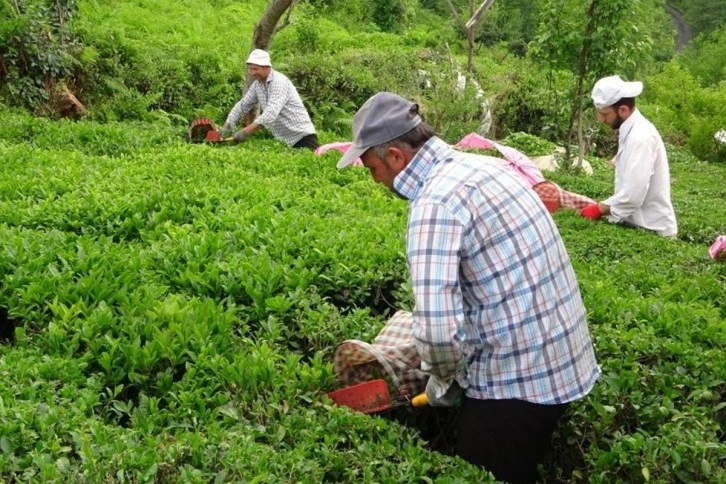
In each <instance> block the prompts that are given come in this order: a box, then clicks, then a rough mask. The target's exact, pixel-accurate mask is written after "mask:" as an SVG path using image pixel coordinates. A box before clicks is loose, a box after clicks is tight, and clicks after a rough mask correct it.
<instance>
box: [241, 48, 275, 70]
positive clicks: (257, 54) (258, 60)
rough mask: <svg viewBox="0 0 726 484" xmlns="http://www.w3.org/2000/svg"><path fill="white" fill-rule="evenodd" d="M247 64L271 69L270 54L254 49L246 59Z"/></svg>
mask: <svg viewBox="0 0 726 484" xmlns="http://www.w3.org/2000/svg"><path fill="white" fill-rule="evenodd" d="M247 64H254V65H256V66H263V67H272V64H271V63H270V53H269V52H266V51H264V50H262V49H255V50H253V51H252V52H250V56H249V57H248V58H247Z"/></svg>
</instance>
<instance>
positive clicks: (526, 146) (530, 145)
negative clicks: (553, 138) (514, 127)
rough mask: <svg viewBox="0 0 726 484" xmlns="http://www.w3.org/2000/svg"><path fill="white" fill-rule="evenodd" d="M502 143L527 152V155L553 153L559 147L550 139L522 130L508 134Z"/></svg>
mask: <svg viewBox="0 0 726 484" xmlns="http://www.w3.org/2000/svg"><path fill="white" fill-rule="evenodd" d="M502 143H503V144H504V145H506V146H511V147H512V148H516V149H518V150H519V151H521V152H523V153H526V154H527V156H545V155H551V154H552V153H554V151H555V149H556V148H557V145H555V144H554V143H552V142H550V141H547V140H544V139H542V138H539V137H537V136H533V135H531V134H527V133H521V132H519V133H512V134H510V135H508V136H507V137H506V138H504V139H503V140H502Z"/></svg>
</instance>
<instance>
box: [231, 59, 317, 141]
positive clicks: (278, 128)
mask: <svg viewBox="0 0 726 484" xmlns="http://www.w3.org/2000/svg"><path fill="white" fill-rule="evenodd" d="M258 103H259V105H260V108H261V109H262V114H260V115H259V116H258V117H257V119H255V121H254V122H255V123H257V124H261V125H263V126H264V127H266V128H267V129H269V130H270V132H272V135H273V136H274V137H275V138H277V139H279V140H282V141H284V142H285V143H287V144H288V145H290V146H292V145H294V144H295V143H297V142H298V141H300V140H301V139H302V138H303V137H305V136H307V135H309V134H315V126H313V122H312V121H311V120H310V115H309V114H308V112H307V110H306V109H305V106H304V105H303V102H302V99H300V95H299V94H298V93H297V89H295V86H293V85H292V82H291V81H290V79H288V78H287V76H286V75H285V74H282V73H281V72H277V71H276V70H274V69H270V74H269V75H268V76H267V82H265V83H264V84H262V83H261V82H259V81H255V82H253V83H252V85H251V86H250V88H249V89H247V92H246V93H245V94H244V96H242V99H240V100H239V102H238V103H237V104H235V105H234V107H233V108H232V111H230V112H229V116H227V124H229V125H230V126H234V125H236V124H237V121H239V119H240V118H241V117H242V116H243V115H244V114H246V113H247V112H249V110H250V109H252V108H253V107H254V106H255V105H256V104H258Z"/></svg>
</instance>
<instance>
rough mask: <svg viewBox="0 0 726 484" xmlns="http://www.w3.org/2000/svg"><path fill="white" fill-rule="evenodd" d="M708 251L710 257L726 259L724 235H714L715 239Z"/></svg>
mask: <svg viewBox="0 0 726 484" xmlns="http://www.w3.org/2000/svg"><path fill="white" fill-rule="evenodd" d="M708 253H709V254H710V255H711V258H712V259H715V260H721V259H724V260H726V235H719V236H718V237H716V241H715V242H714V243H713V245H712V246H711V248H710V249H708Z"/></svg>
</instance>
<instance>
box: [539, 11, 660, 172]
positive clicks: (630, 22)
mask: <svg viewBox="0 0 726 484" xmlns="http://www.w3.org/2000/svg"><path fill="white" fill-rule="evenodd" d="M641 3H642V0H590V1H589V2H587V3H584V4H583V2H582V1H581V0H545V1H544V3H543V7H542V22H541V24H540V28H539V32H538V35H537V37H536V38H535V41H534V43H533V45H532V48H531V49H530V52H531V53H532V54H533V56H534V57H535V58H536V59H539V60H540V61H542V62H544V63H545V64H547V65H548V66H549V68H550V69H553V70H556V69H567V70H569V71H571V72H572V73H573V74H574V76H575V86H574V88H573V90H572V95H571V98H570V99H569V101H570V105H571V106H572V109H571V112H570V118H569V122H568V126H567V131H566V133H565V150H566V155H565V157H566V162H567V163H570V160H571V148H572V139H573V138H574V136H575V130H576V131H577V138H578V146H579V148H580V149H579V157H578V163H577V166H581V165H582V156H583V154H584V151H585V148H586V147H585V146H584V145H585V143H584V139H583V116H582V113H583V106H584V99H585V96H586V86H591V85H592V84H593V83H594V81H595V80H596V79H597V78H599V77H602V76H604V75H611V74H617V73H620V74H626V73H633V72H634V71H635V67H636V63H637V62H638V60H639V59H642V58H643V57H644V56H645V54H646V53H647V51H648V49H649V42H648V39H647V38H646V39H640V38H637V35H638V28H637V22H638V20H637V19H638V13H639V7H640V4H641Z"/></svg>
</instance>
